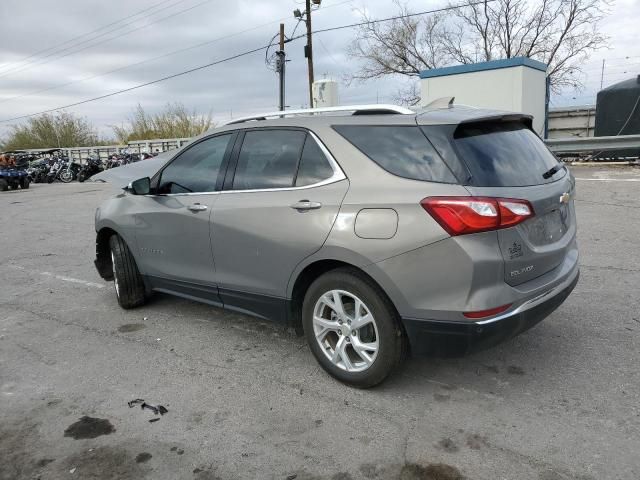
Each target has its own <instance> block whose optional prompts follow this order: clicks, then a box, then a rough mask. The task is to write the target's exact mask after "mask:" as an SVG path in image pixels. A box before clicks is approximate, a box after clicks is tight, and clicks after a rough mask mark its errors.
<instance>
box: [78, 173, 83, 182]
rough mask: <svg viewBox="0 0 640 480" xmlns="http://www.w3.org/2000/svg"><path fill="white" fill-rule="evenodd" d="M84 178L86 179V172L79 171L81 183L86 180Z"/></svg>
mask: <svg viewBox="0 0 640 480" xmlns="http://www.w3.org/2000/svg"><path fill="white" fill-rule="evenodd" d="M84 180H85V173H84V172H79V173H78V181H79V182H80V183H82V182H84Z"/></svg>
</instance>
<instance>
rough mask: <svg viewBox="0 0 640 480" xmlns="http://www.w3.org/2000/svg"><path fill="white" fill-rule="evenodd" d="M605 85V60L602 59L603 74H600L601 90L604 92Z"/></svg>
mask: <svg viewBox="0 0 640 480" xmlns="http://www.w3.org/2000/svg"><path fill="white" fill-rule="evenodd" d="M603 83H604V58H603V59H602V73H601V74H600V90H602V85H603Z"/></svg>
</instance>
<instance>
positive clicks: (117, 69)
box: [0, 0, 353, 104]
mask: <svg viewBox="0 0 640 480" xmlns="http://www.w3.org/2000/svg"><path fill="white" fill-rule="evenodd" d="M169 1H170V0H169ZM351 2H353V0H344V1H342V2H340V3H336V4H332V5H328V6H326V7H324V9H323V10H322V11H325V10H328V9H330V8H334V7H339V6H341V5H344V4H346V3H351ZM288 18H289V17H283V18H278V19H275V20H272V21H270V22H266V23H262V24H260V25H256V26H254V27H250V28H247V29H245V30H241V31H239V32H235V33H231V34H229V35H223V36H221V37H217V38H214V39H213V40H207V41H206V42H201V43H198V44H196V45H191V46H189V47H185V48H180V49H178V50H173V51H171V52H167V53H164V54H162V55H158V56H156V57H151V58H149V59H146V60H142V61H140V62H135V63H130V64H127V65H124V66H122V67H118V68H115V69H113V70H108V71H106V72H102V73H99V74H96V75H90V76H88V77H85V78H81V79H80V80H73V81H71V82H66V83H63V84H60V85H55V86H52V87H47V88H42V89H40V90H34V91H31V92H27V93H23V94H20V95H14V96H13V97H9V98H5V99H3V100H0V104H2V103H6V102H9V101H11V100H16V99H18V98H24V97H29V96H32V95H37V94H38V93H43V92H49V91H52V90H57V89H60V88H64V87H68V86H69V85H75V84H78V83H82V82H86V81H89V80H93V79H94V78H99V77H102V76H105V75H109V74H111V73H116V72H120V71H122V70H125V69H127V68H131V67H137V66H139V65H144V64H145V63H149V62H153V61H155V60H160V59H162V58H166V57H170V56H172V55H177V54H178V53H184V52H187V51H189V50H193V49H196V48H201V47H204V46H206V45H211V44H213V43H216V42H219V41H221V40H225V39H228V38H232V37H235V36H238V35H241V34H244V33H247V32H251V31H253V30H257V29H259V28H263V27H266V26H269V25H272V24H274V23H279V22H282V21H284V20H287V19H288ZM294 33H295V29H294ZM292 35H293V34H292ZM75 53H77V52H75Z"/></svg>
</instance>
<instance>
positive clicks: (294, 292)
mask: <svg viewBox="0 0 640 480" xmlns="http://www.w3.org/2000/svg"><path fill="white" fill-rule="evenodd" d="M351 256H352V258H350V259H347V258H345V257H344V256H338V255H335V256H325V257H322V258H317V257H316V258H313V259H311V258H310V259H308V261H307V262H304V263H302V264H300V265H298V267H297V268H296V271H295V272H294V274H293V275H292V276H291V280H290V282H289V286H288V291H287V298H288V299H289V302H288V304H289V307H288V312H287V314H288V323H289V326H290V327H291V328H294V329H295V330H296V332H297V333H299V334H301V333H302V303H303V301H304V297H305V294H306V292H307V290H308V289H309V287H310V286H311V284H312V283H313V282H314V281H315V280H316V279H317V278H318V277H320V276H321V275H323V274H325V273H327V272H329V271H331V270H336V269H338V268H350V269H353V270H355V271H356V272H358V274H359V275H361V276H363V277H365V278H366V279H368V280H369V281H370V282H371V283H372V284H373V285H374V286H375V287H376V288H377V289H378V290H379V292H380V294H381V295H384V296H385V297H386V298H387V299H388V301H389V303H390V304H391V306H392V307H393V308H394V309H395V311H396V313H398V308H397V306H396V304H395V302H394V298H393V295H390V292H389V290H388V289H387V288H385V284H386V283H387V282H385V281H383V282H381V281H379V279H378V278H375V277H374V276H372V275H371V273H369V271H367V270H365V268H364V267H366V263H361V262H358V261H357V260H359V258H358V257H359V255H358V256H355V257H354V256H353V254H352V255H351ZM354 259H355V260H356V261H353V260H354ZM394 290H395V289H394Z"/></svg>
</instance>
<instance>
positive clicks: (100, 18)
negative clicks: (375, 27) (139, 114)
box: [0, 0, 640, 136]
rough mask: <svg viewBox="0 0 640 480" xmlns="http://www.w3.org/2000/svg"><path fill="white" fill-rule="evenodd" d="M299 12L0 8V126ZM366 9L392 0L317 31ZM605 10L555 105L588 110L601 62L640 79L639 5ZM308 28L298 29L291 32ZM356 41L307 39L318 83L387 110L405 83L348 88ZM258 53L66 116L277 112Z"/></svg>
mask: <svg viewBox="0 0 640 480" xmlns="http://www.w3.org/2000/svg"><path fill="white" fill-rule="evenodd" d="M406 3H407V5H408V7H409V8H410V9H411V10H413V11H423V10H428V9H432V8H437V7H439V6H443V5H444V4H445V3H446V0H408V1H407V2H406ZM303 4H304V0H268V1H267V0H263V1H258V0H236V1H224V0H164V1H162V0H110V1H108V2H106V1H98V0H93V1H91V0H64V1H61V0H1V1H0V19H3V22H2V24H3V27H2V33H1V34H0V38H1V40H0V136H1V135H3V134H4V133H6V131H7V126H8V125H10V124H11V123H16V122H11V123H6V122H4V123H3V122H2V120H5V119H10V118H13V117H17V116H21V115H28V114H31V113H36V112H39V111H43V110H47V109H54V108H58V107H61V106H64V105H68V104H71V103H75V102H79V101H82V100H85V99H90V98H93V97H98V96H101V95H105V94H109V93H112V92H115V91H118V90H123V89H127V88H130V87H133V86H136V85H139V84H142V83H145V82H149V81H152V80H155V79H158V78H161V77H164V76H168V75H171V74H174V73H178V72H180V71H184V70H187V69H190V68H193V67H197V66H199V65H203V64H206V63H210V62H214V61H216V60H220V59H223V58H226V57H229V56H232V55H234V54H238V53H241V52H244V51H247V50H250V49H253V48H256V47H259V46H262V45H265V44H266V43H268V42H269V40H270V39H271V37H272V36H273V35H274V34H275V33H277V29H278V24H279V23H280V22H281V21H284V23H285V24H286V32H287V34H290V33H291V32H292V31H293V29H294V27H295V25H296V21H295V19H294V18H293V15H292V11H293V10H294V9H295V8H303V6H304V5H303ZM365 5H366V8H367V10H368V12H369V13H370V15H371V16H373V17H377V18H382V17H387V16H390V15H393V14H395V13H396V11H397V9H396V7H395V6H394V5H393V3H392V2H391V1H388V0H370V1H366V2H365V0H346V1H345V0H323V1H322V6H321V8H320V9H319V10H318V11H316V12H314V14H313V26H314V30H315V29H320V28H326V27H332V26H337V25H344V24H348V23H353V22H357V21H358V20H359V19H360V14H359V9H362V8H363V6H365ZM610 12H611V13H610V15H609V16H608V17H607V19H606V20H605V22H604V23H603V30H604V33H605V34H607V35H609V36H610V48H609V49H608V50H602V51H599V52H596V53H595V54H593V56H592V58H591V60H590V61H589V62H588V63H586V64H585V65H584V70H585V79H584V82H585V86H586V88H585V89H584V90H583V91H578V92H575V91H566V92H563V94H562V95H559V96H555V97H554V98H553V99H552V105H554V106H561V105H567V104H588V103H593V101H594V98H595V93H596V92H597V90H598V88H599V86H600V73H601V64H602V60H603V59H605V60H606V68H605V76H604V84H605V86H606V85H608V84H612V83H615V82H617V81H620V80H624V79H626V78H629V77H631V76H633V75H635V74H638V73H640V42H638V33H637V32H638V23H639V22H640V0H615V3H613V4H612V6H611V7H610ZM127 17H128V18H127ZM303 28H304V26H303V25H300V27H299V29H298V31H297V33H300V32H302V31H303ZM89 32H93V33H89ZM87 33H89V34H88V35H84V36H82V35H83V34H87ZM353 34H354V31H353V30H349V29H347V30H340V31H336V32H329V33H323V34H318V35H316V36H314V57H315V72H316V78H322V77H323V76H325V75H326V76H327V77H331V78H334V79H336V80H339V81H340V100H341V102H342V103H375V102H376V101H379V102H390V101H391V100H392V97H393V94H394V93H395V91H396V90H397V89H398V87H399V86H400V85H402V83H401V82H402V80H401V79H392V78H388V79H385V80H375V81H370V82H367V83H364V84H361V83H357V84H351V85H346V84H345V83H344V81H343V79H344V78H345V76H346V75H348V73H349V72H350V71H352V69H353V68H355V66H356V65H354V62H353V61H352V59H350V58H348V56H347V54H346V47H347V45H348V44H349V43H350V41H351V40H352V39H353ZM78 36H81V37H80V38H76V37H78ZM198 45H200V46H198ZM303 45H304V41H302V40H299V41H296V42H292V43H289V44H288V45H287V55H288V59H289V60H290V62H289V63H288V64H287V69H288V70H287V104H288V105H290V106H291V107H300V106H302V105H305V103H306V102H307V101H308V100H307V98H308V93H307V83H306V60H305V58H304V55H303ZM191 47H193V48H191ZM176 51H177V52H178V53H173V52H176ZM158 57H161V58H158ZM264 57H265V55H264V52H263V51H261V52H257V53H254V54H251V55H248V56H244V57H242V58H239V59H237V60H233V61H228V62H225V63H221V64H219V65H215V66H213V67H211V68H207V69H203V70H200V71H198V72H195V73H192V74H189V75H185V76H181V77H178V78H175V79H171V80H168V81H165V82H161V83H157V84H154V85H150V86H147V87H143V88H140V89H136V90H132V91H130V92H127V93H123V94H119V95H115V96H111V97H108V98H104V99H102V100H98V101H94V102H90V103H86V104H84V105H80V106H76V107H71V108H68V109H67V110H68V111H71V112H74V113H77V114H80V115H84V116H86V117H88V118H89V119H90V120H91V121H92V122H93V123H94V124H95V125H96V126H97V127H98V128H99V129H100V132H101V133H102V134H103V135H111V130H110V128H109V125H113V124H119V123H121V122H122V121H124V120H126V117H127V116H128V115H129V113H130V112H131V110H132V109H133V108H134V107H135V105H136V104H137V103H140V104H142V105H143V106H144V107H145V108H147V109H148V110H150V111H156V110H159V109H161V108H162V107H163V105H165V104H166V103H167V102H181V103H183V104H185V105H186V106H187V107H189V108H191V109H196V110H198V111H200V112H208V111H212V112H213V115H214V118H215V119H216V120H218V121H220V120H225V119H228V118H231V117H237V116H240V115H242V114H247V113H252V112H256V111H265V110H268V111H269V110H275V109H276V106H277V77H276V75H275V73H274V72H273V71H271V70H269V69H268V68H266V66H265V62H264ZM109 72H110V73H109Z"/></svg>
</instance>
